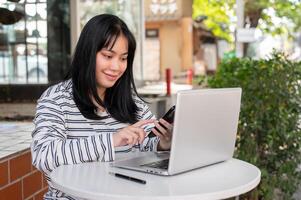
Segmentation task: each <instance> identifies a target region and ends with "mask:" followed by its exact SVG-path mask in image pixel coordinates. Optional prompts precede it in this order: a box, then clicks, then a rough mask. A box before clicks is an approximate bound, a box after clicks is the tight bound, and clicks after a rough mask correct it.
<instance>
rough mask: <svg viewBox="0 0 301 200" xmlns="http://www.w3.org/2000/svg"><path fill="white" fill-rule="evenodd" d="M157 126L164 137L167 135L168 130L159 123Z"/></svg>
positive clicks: (156, 123)
mask: <svg viewBox="0 0 301 200" xmlns="http://www.w3.org/2000/svg"><path fill="white" fill-rule="evenodd" d="M155 126H156V128H157V129H158V131H160V133H161V134H162V135H163V136H164V137H165V136H166V135H167V130H166V129H165V128H163V127H162V126H161V125H160V124H159V123H158V122H155Z"/></svg>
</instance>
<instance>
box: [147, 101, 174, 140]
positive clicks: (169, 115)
mask: <svg viewBox="0 0 301 200" xmlns="http://www.w3.org/2000/svg"><path fill="white" fill-rule="evenodd" d="M175 109H176V106H175V105H174V106H172V107H171V108H170V109H169V110H168V111H167V112H166V113H165V114H164V116H163V117H162V119H164V120H165V121H167V122H168V123H170V124H172V123H173V120H174V117H175ZM159 124H160V125H161V126H162V127H164V125H163V124H162V123H160V122H159ZM155 129H156V130H157V131H158V132H160V131H159V130H158V129H157V127H155ZM148 137H150V138H151V137H156V135H155V134H154V133H153V132H152V131H151V132H150V133H149V134H148Z"/></svg>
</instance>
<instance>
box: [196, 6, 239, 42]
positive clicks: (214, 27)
mask: <svg viewBox="0 0 301 200" xmlns="http://www.w3.org/2000/svg"><path fill="white" fill-rule="evenodd" d="M234 3H235V0H228V1H221V0H210V1H208V0H194V1H193V18H194V19H195V18H196V17H198V16H207V19H206V20H205V21H204V24H205V25H206V27H207V28H208V29H209V30H211V31H212V32H213V34H214V35H215V36H217V37H220V38H223V39H225V40H227V41H233V40H234V38H233V36H231V32H230V28H229V26H230V24H231V22H230V16H232V15H233V14H234V13H233V5H234Z"/></svg>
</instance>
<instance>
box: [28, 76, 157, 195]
mask: <svg viewBox="0 0 301 200" xmlns="http://www.w3.org/2000/svg"><path fill="white" fill-rule="evenodd" d="M134 100H135V102H136V104H137V106H138V108H139V112H138V116H139V117H138V118H139V119H151V118H152V119H153V118H155V116H154V115H153V114H152V113H151V112H150V110H149V107H148V106H147V105H146V104H145V103H144V102H143V101H142V100H141V99H139V98H138V97H137V96H135V97H134ZM99 114H100V115H101V116H104V117H105V118H104V119H102V120H90V119H87V118H85V117H84V116H83V115H82V114H81V113H80V111H79V109H78V108H77V106H76V104H75V102H74V100H73V95H72V81H71V80H68V81H65V82H61V83H59V84H57V85H54V86H52V87H50V88H48V89H47V90H46V91H45V92H44V93H43V94H42V96H41V97H40V99H39V100H38V104H37V111H36V116H35V119H34V124H35V129H34V130H33V132H32V139H33V141H32V144H31V154H32V164H33V165H34V166H35V167H36V168H38V169H39V170H40V171H42V172H44V174H45V176H46V179H47V181H48V184H49V191H48V192H47V193H46V194H45V196H44V198H45V199H59V200H61V199H73V198H72V197H69V196H67V195H65V194H64V193H63V192H61V191H58V190H56V189H55V188H54V187H53V186H52V184H51V180H50V178H49V176H48V175H49V173H50V172H51V171H52V170H53V169H55V168H56V167H58V166H60V165H68V164H77V163H84V162H94V161H99V162H100V161H113V160H114V157H115V153H116V152H129V151H131V149H132V148H139V149H140V151H156V150H157V145H158V142H159V138H158V137H154V138H148V137H146V138H145V139H144V141H143V144H141V145H135V146H134V147H130V146H128V147H127V146H126V147H121V148H114V147H113V141H112V134H114V133H116V132H117V131H118V130H120V129H122V128H124V127H126V126H128V125H129V124H125V123H120V122H118V121H117V120H115V119H114V118H112V117H111V116H110V114H108V113H107V112H103V113H99ZM151 128H153V126H147V127H145V128H144V129H145V131H146V132H147V133H148V132H149V131H150V130H151ZM100 178H101V177H100Z"/></svg>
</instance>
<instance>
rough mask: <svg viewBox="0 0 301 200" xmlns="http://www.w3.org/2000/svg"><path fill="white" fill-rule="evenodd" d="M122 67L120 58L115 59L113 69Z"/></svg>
mask: <svg viewBox="0 0 301 200" xmlns="http://www.w3.org/2000/svg"><path fill="white" fill-rule="evenodd" d="M119 67H120V62H119V60H118V59H113V60H112V63H111V69H112V70H118V69H119Z"/></svg>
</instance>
